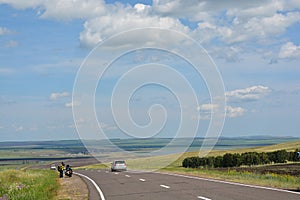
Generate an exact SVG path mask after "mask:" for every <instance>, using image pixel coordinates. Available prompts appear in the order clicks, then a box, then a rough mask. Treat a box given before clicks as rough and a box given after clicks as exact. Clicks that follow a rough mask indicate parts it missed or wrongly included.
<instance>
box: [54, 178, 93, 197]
mask: <svg viewBox="0 0 300 200" xmlns="http://www.w3.org/2000/svg"><path fill="white" fill-rule="evenodd" d="M58 181H59V184H60V188H59V190H58V193H57V197H56V198H55V200H66V199H70V200H85V199H88V196H89V191H88V188H87V186H86V184H85V182H84V181H83V180H82V179H81V178H80V177H78V176H76V175H73V176H72V177H71V178H68V177H64V178H60V179H59V180H58Z"/></svg>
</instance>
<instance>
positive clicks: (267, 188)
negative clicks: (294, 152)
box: [153, 172, 300, 195]
mask: <svg viewBox="0 0 300 200" xmlns="http://www.w3.org/2000/svg"><path fill="white" fill-rule="evenodd" d="M153 173H156V174H165V175H169V176H178V177H184V178H190V179H197V180H203V181H210V182H215V183H225V184H230V185H237V186H244V187H250V188H257V189H264V190H273V191H277V192H286V193H291V194H297V195H300V192H293V191H289V190H283V189H277V188H271V187H264V186H258V185H247V184H243V183H235V182H228V181H221V180H216V179H208V178H201V177H196V176H187V175H182V174H171V173H163V172H153Z"/></svg>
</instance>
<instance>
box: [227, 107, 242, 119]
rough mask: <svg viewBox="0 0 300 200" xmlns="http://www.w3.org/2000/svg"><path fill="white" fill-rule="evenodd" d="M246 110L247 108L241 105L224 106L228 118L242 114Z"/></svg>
mask: <svg viewBox="0 0 300 200" xmlns="http://www.w3.org/2000/svg"><path fill="white" fill-rule="evenodd" d="M246 112H247V110H246V109H244V108H242V107H232V106H227V107H226V116H227V117H229V118H235V117H240V116H243V115H244V114H245V113H246Z"/></svg>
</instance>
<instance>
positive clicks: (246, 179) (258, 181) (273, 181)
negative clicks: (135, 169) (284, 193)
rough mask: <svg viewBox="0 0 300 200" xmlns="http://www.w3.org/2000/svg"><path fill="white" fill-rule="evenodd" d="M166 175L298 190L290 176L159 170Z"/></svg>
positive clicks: (297, 181) (295, 179)
mask: <svg viewBox="0 0 300 200" xmlns="http://www.w3.org/2000/svg"><path fill="white" fill-rule="evenodd" d="M160 171H161V172H166V173H168V172H169V173H170V172H171V173H176V174H183V175H191V176H197V177H203V178H213V179H217V180H223V181H232V182H238V183H244V184H251V185H258V186H266V187H273V188H281V189H288V190H296V191H299V190H300V177H299V176H290V175H279V174H273V173H267V174H256V173H251V172H237V171H235V170H231V169H228V170H227V171H220V170H215V169H205V168H202V169H190V168H183V167H167V168H164V169H161V170H160Z"/></svg>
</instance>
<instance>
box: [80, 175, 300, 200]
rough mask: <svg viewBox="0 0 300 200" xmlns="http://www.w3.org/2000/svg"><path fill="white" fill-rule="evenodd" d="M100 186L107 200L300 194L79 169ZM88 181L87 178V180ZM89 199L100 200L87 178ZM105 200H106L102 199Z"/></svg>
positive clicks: (291, 199) (258, 198) (244, 199)
mask: <svg viewBox="0 0 300 200" xmlns="http://www.w3.org/2000/svg"><path fill="white" fill-rule="evenodd" d="M76 172H78V173H80V174H83V175H85V176H87V177H89V178H90V179H91V180H93V181H94V183H95V184H96V185H97V186H99V188H100V190H101V192H102V194H103V196H104V198H105V200H133V199H143V200H144V199H146V200H152V199H159V200H184V199H188V200H192V199H198V200H199V199H202V200H276V199H278V200H299V199H300V193H296V192H284V191H281V190H276V189H275V190H270V189H266V188H259V187H251V186H247V185H242V184H232V183H227V182H222V181H214V180H209V179H201V178H196V177H186V176H180V175H179V176H177V175H169V174H159V173H150V172H149V173H148V172H143V173H135V172H110V171H108V170H77V171H76ZM84 179H85V178H84ZM85 181H86V182H87V183H88V186H89V189H90V199H93V200H94V199H101V198H100V195H99V194H98V192H97V190H96V188H95V186H94V185H93V184H92V183H91V181H90V180H87V179H85ZM102 199H103V197H102Z"/></svg>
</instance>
